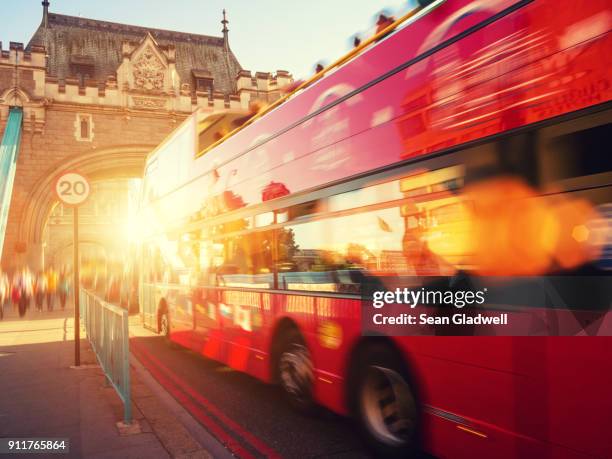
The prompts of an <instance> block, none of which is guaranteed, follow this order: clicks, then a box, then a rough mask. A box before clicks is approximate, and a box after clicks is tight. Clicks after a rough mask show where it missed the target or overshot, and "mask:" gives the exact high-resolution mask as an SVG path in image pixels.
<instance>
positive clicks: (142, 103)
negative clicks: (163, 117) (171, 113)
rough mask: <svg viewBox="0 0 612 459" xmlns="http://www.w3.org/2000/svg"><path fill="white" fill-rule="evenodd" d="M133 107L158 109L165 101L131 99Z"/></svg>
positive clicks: (140, 98)
mask: <svg viewBox="0 0 612 459" xmlns="http://www.w3.org/2000/svg"><path fill="white" fill-rule="evenodd" d="M132 100H133V101H134V107H137V108H150V109H159V108H164V106H165V105H166V100H165V99H156V98H154V97H132Z"/></svg>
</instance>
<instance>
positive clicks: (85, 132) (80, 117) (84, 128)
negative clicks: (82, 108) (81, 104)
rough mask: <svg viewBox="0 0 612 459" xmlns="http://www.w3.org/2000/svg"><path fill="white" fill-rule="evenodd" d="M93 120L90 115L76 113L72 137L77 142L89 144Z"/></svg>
mask: <svg viewBox="0 0 612 459" xmlns="http://www.w3.org/2000/svg"><path fill="white" fill-rule="evenodd" d="M93 127H94V124H93V118H92V116H91V115H90V114H86V113H77V116H76V120H75V122H74V137H75V138H76V140H78V141H79V142H91V141H92V140H93V137H94V135H93Z"/></svg>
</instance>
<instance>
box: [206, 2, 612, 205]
mask: <svg viewBox="0 0 612 459" xmlns="http://www.w3.org/2000/svg"><path fill="white" fill-rule="evenodd" d="M562 3H563V4H564V5H565V6H566V7H567V8H565V7H560V8H559V9H557V8H554V9H553V8H552V7H551V3H549V2H534V3H530V4H528V5H527V6H525V7H523V8H521V9H519V10H517V11H515V12H513V13H512V14H510V15H508V16H505V17H503V18H501V19H500V20H498V21H496V22H495V23H494V24H491V25H489V26H487V27H485V28H484V29H482V30H479V31H476V32H474V33H472V34H470V35H468V36H467V37H465V38H464V39H462V40H460V41H458V42H456V43H454V44H452V45H450V46H449V47H447V48H444V49H443V50H440V51H438V52H437V53H435V54H433V55H432V56H430V57H428V58H426V59H425V60H423V61H420V62H418V63H417V64H415V65H413V66H410V67H408V68H407V69H405V70H403V71H401V72H399V73H397V74H395V75H393V76H391V77H389V78H387V79H386V80H384V81H381V82H380V83H378V84H376V85H374V86H372V87H370V88H368V89H367V90H365V91H363V92H362V93H360V94H357V95H355V96H353V97H351V98H350V99H348V100H346V101H344V102H342V103H340V104H338V105H337V106H335V107H333V108H331V109H329V110H327V111H326V112H324V113H322V114H321V115H318V116H316V117H314V118H313V119H311V120H308V121H307V122H305V123H302V124H301V125H300V126H297V127H295V128H294V129H292V130H290V131H288V132H286V133H284V134H282V135H280V136H278V137H277V138H276V139H274V140H273V141H271V142H269V143H267V144H265V145H262V146H260V147H258V148H256V149H254V150H252V151H250V152H248V153H246V154H245V155H243V156H242V157H240V158H237V159H235V160H233V161H230V162H229V163H227V164H225V165H222V166H220V167H219V168H218V173H219V174H220V175H221V179H220V180H219V183H223V184H225V183H227V184H228V186H227V188H228V189H229V190H231V192H233V193H234V194H235V195H236V196H240V197H241V198H242V199H243V201H244V202H248V203H249V204H254V203H258V202H261V200H262V199H263V193H262V190H263V189H264V187H265V186H266V185H267V184H269V183H270V182H271V181H272V182H279V183H282V184H284V185H285V186H286V188H287V189H289V190H290V192H291V193H295V192H299V191H303V190H306V189H309V188H314V187H316V186H319V185H321V184H323V183H329V182H331V181H335V180H341V179H343V178H346V177H348V176H353V175H356V174H359V173H363V172H366V171H369V170H372V169H375V168H379V167H383V166H386V165H390V164H393V163H397V162H399V161H401V160H403V159H407V158H410V157H416V156H419V155H422V154H427V153H432V152H435V151H438V150H441V149H444V148H448V147H451V146H454V145H459V144H461V143H464V142H468V141H471V140H475V139H478V138H482V137H486V136H490V135H493V134H497V133H500V132H503V131H506V130H509V129H513V128H517V127H520V126H525V125H527V124H530V123H533V122H537V121H541V120H545V119H547V118H550V117H554V116H557V115H561V114H564V113H568V112H571V111H575V110H580V109H582V108H585V107H588V106H591V105H594V104H599V103H603V102H606V101H609V100H611V99H612V82H610V77H609V74H608V73H609V72H608V70H607V69H608V68H609V67H610V66H611V65H612V61H611V60H610V59H612V57H611V54H610V53H608V49H610V47H611V46H612V44H611V41H612V34H610V33H608V31H609V30H610V28H611V27H612V16H611V15H610V14H609V13H608V12H607V11H606V9H605V2H600V1H594V2H589V3H588V4H587V5H585V6H581V7H578V6H577V5H576V4H575V2H569V1H567V2H565V1H564V2H562ZM566 3H567V5H566ZM566 10H567V12H566ZM557 11H561V12H562V13H560V14H557ZM545 21H549V22H545ZM551 24H552V25H551ZM455 68H459V69H462V70H461V72H460V74H459V75H458V76H456V75H454V74H453V73H452V69H455ZM258 124H259V123H258ZM270 132H273V131H270ZM330 142H336V143H334V144H333V145H329V144H330ZM221 148H223V146H221ZM223 177H227V180H226V179H224V178H223ZM221 191H222V190H216V191H214V192H215V193H216V192H221ZM225 191H227V190H225Z"/></svg>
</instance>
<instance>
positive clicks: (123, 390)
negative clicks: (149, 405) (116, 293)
mask: <svg viewBox="0 0 612 459" xmlns="http://www.w3.org/2000/svg"><path fill="white" fill-rule="evenodd" d="M79 295H80V297H79V300H80V312H81V322H82V323H83V325H84V326H85V330H86V331H87V339H88V340H89V342H90V343H91V347H92V348H93V351H94V353H95V354H96V357H97V359H98V362H99V363H100V366H101V367H102V370H103V371H104V375H105V376H106V378H107V380H108V381H109V383H110V384H111V385H112V386H113V387H114V388H115V390H116V391H117V393H118V394H119V398H121V401H122V402H123V408H124V409H123V415H124V422H125V423H126V424H129V423H131V421H132V400H131V388H130V335H129V328H128V322H129V320H128V311H126V310H125V309H122V308H120V307H118V306H115V305H112V304H110V303H107V302H106V301H104V300H103V299H102V298H100V297H98V296H97V295H94V294H93V293H91V292H88V291H87V290H85V289H83V288H81V289H79Z"/></svg>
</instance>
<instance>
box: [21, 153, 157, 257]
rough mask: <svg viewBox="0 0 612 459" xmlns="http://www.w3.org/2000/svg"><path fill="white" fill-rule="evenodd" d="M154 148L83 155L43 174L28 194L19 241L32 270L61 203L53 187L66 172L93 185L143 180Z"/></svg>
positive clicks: (62, 162) (40, 255) (65, 160)
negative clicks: (103, 181)
mask: <svg viewBox="0 0 612 459" xmlns="http://www.w3.org/2000/svg"><path fill="white" fill-rule="evenodd" d="M154 148H155V145H129V146H115V147H111V148H104V149H100V150H95V151H92V152H89V153H87V154H82V153H81V154H78V155H74V156H73V157H68V158H66V159H64V160H62V161H61V162H58V163H55V164H54V165H53V166H52V167H50V168H49V169H48V170H47V171H46V172H45V173H44V174H41V176H40V178H39V179H38V180H37V181H36V182H35V184H34V186H32V188H31V189H30V191H29V193H28V195H27V199H26V200H25V202H26V206H25V208H24V209H23V213H22V215H21V219H20V222H19V227H18V240H19V241H21V243H22V244H23V245H25V255H24V258H25V260H24V261H26V262H27V263H28V264H29V265H30V266H32V267H38V266H39V265H40V264H41V260H42V251H43V247H42V237H43V230H44V228H45V225H46V223H47V220H48V218H49V215H50V213H51V211H52V209H53V206H54V205H55V203H56V202H57V197H56V196H55V193H54V190H53V187H54V183H55V180H56V179H57V177H58V175H59V174H60V173H61V172H62V171H65V170H77V171H79V172H80V173H82V174H84V175H85V176H86V177H88V178H89V180H91V181H92V182H95V181H102V180H106V179H117V178H126V179H127V178H137V177H142V174H143V168H144V161H145V158H146V155H147V153H149V152H150V151H151V150H153V149H154Z"/></svg>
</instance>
